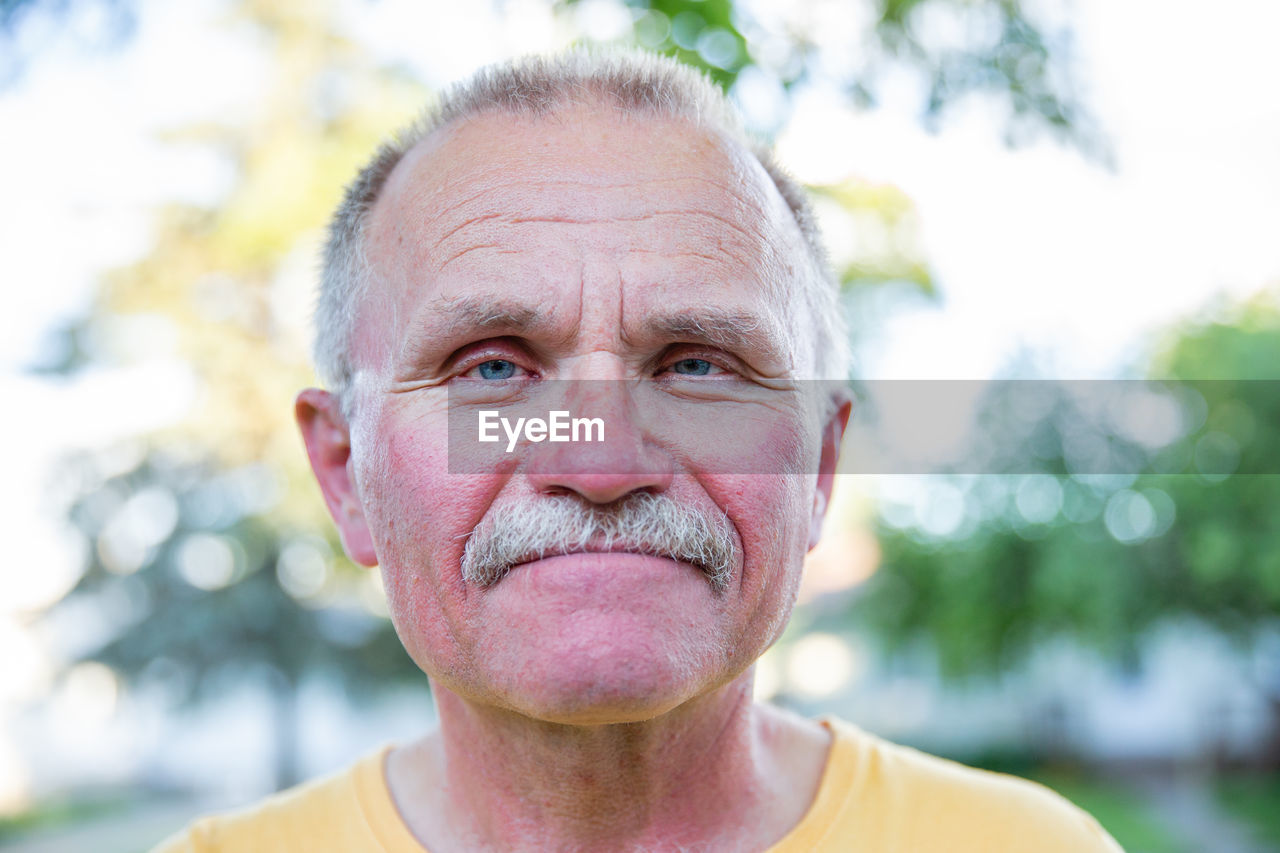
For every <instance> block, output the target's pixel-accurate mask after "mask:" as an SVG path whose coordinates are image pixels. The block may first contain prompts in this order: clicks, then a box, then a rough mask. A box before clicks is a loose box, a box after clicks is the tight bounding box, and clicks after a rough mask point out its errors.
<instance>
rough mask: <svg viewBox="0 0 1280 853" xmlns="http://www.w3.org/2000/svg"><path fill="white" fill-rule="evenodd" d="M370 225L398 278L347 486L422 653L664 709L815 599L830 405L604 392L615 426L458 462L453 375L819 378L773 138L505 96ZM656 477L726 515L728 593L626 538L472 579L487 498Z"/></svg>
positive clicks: (588, 708)
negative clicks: (715, 411) (468, 572)
mask: <svg viewBox="0 0 1280 853" xmlns="http://www.w3.org/2000/svg"><path fill="white" fill-rule="evenodd" d="M366 239H367V252H368V260H369V263H370V264H371V266H372V269H373V272H374V281H375V282H376V284H375V285H374V286H375V288H376V293H375V294H373V295H372V296H370V297H369V298H367V299H366V300H365V302H364V305H363V308H362V311H361V314H360V317H359V321H358V325H357V333H356V345H355V353H354V354H353V355H354V361H355V364H356V367H357V374H356V380H355V385H354V393H355V395H356V396H355V410H354V411H355V414H354V416H353V418H352V423H351V433H350V459H349V461H348V463H347V465H346V467H345V471H346V472H348V474H349V477H350V483H351V485H350V495H349V496H347V497H346V498H345V499H343V498H342V497H341V496H337V497H335V496H334V495H333V494H329V493H328V492H331V491H332V490H333V487H331V486H326V491H327V495H326V496H327V497H328V498H329V500H330V506H331V507H335V506H336V505H337V504H339V503H342V505H343V506H345V507H346V509H345V510H344V511H338V510H336V509H335V516H336V517H337V518H338V522H339V526H340V527H341V528H342V531H343V534H344V540H345V541H346V542H347V543H348V550H350V551H352V554H353V556H354V557H356V559H358V560H360V561H362V562H366V563H372V562H375V561H376V562H377V563H379V564H380V565H381V568H382V572H383V580H384V583H385V586H386V591H387V596H388V601H389V605H390V609H391V614H392V619H393V621H394V623H395V626H396V629H397V631H398V633H399V635H400V638H401V640H402V641H403V643H404V645H405V648H406V649H407V650H408V652H409V654H410V655H411V656H412V657H413V659H414V660H415V661H416V662H417V663H418V664H419V665H420V666H421V667H422V669H423V670H424V671H425V672H427V673H428V674H429V675H430V676H432V677H433V679H435V680H436V682H437V683H439V684H441V685H443V686H445V687H447V688H449V689H450V690H452V691H453V692H455V693H457V694H459V695H461V696H463V697H464V698H468V699H471V700H473V701H477V702H482V703H484V704H488V705H496V706H499V707H505V708H508V709H512V710H516V711H519V712H520V713H523V714H526V715H529V716H532V717H536V718H540V719H546V720H552V721H558V722H579V723H596V722H624V721H634V720H641V719H647V718H650V717H652V716H655V715H656V714H659V713H662V712H664V711H667V710H670V709H671V708H674V707H675V706H677V705H679V704H681V703H683V702H685V701H687V700H689V699H691V698H693V697H695V696H697V695H700V694H702V693H705V692H707V691H708V690H710V689H713V688H715V687H717V686H719V685H722V684H725V683H727V682H729V681H731V680H732V679H734V678H736V677H737V676H738V675H740V674H741V673H742V672H743V671H744V670H745V669H746V668H747V667H749V666H750V664H751V663H752V662H753V661H754V660H755V659H756V658H757V657H758V656H759V655H760V654H761V653H762V652H763V651H764V649H765V648H767V647H768V645H769V644H770V643H772V642H773V641H774V640H775V639H776V638H777V636H778V635H779V633H780V632H781V630H782V628H783V626H784V625H785V622H786V619H787V617H788V615H789V613H790V608H791V604H792V602H793V600H794V595H795V589H796V585H797V583H798V579H799V572H800V566H801V561H802V558H803V556H804V554H805V552H806V550H807V549H808V547H809V546H810V544H811V542H810V540H811V530H812V526H813V522H814V520H815V517H816V516H820V514H821V511H822V508H823V507H824V506H825V500H824V497H825V496H824V495H821V494H819V492H820V491H822V489H820V488H819V485H818V482H819V478H818V477H817V476H816V472H817V471H818V458H819V455H820V454H822V453H823V450H824V447H823V441H824V436H825V438H826V440H827V444H828V445H830V444H831V436H832V435H833V433H832V430H831V428H830V426H829V425H828V427H827V429H826V430H825V431H824V429H823V428H822V426H823V425H822V423H821V422H820V420H815V417H814V415H813V413H812V412H808V411H806V410H804V409H803V408H802V407H795V406H793V407H791V408H788V407H787V405H786V404H784V403H782V402H778V403H777V404H776V405H773V406H771V407H770V408H771V414H770V417H769V419H768V428H767V429H763V430H756V431H755V432H752V431H751V430H745V429H744V430H735V428H734V426H733V424H728V423H726V424H723V431H722V432H721V433H720V434H718V435H715V436H713V437H712V438H713V439H714V440H707V438H708V437H707V436H705V435H702V436H687V435H686V436H681V435H680V433H679V431H678V430H672V429H670V428H668V429H665V430H657V429H650V428H649V427H647V426H645V425H644V423H650V424H651V425H652V423H653V422H652V420H650V421H644V419H642V418H637V417H635V416H636V414H637V412H636V409H635V406H634V403H629V402H628V401H627V400H626V399H625V398H624V397H623V396H619V395H615V394H611V393H606V392H603V391H600V392H598V393H593V394H588V393H587V392H583V396H587V397H591V400H590V402H591V403H593V404H594V408H592V410H591V411H590V412H589V413H590V414H591V415H593V416H596V415H599V416H602V417H603V418H604V420H605V421H606V423H607V424H608V429H609V430H610V432H609V434H608V436H607V438H608V441H607V442H605V443H604V444H601V445H598V446H597V445H590V444H582V443H577V444H574V443H569V444H550V443H543V444H526V445H524V446H522V447H520V448H518V449H517V450H516V452H514V453H512V454H503V455H501V458H500V460H499V461H498V462H496V463H495V464H494V465H493V466H492V467H491V468H489V469H488V470H484V471H482V472H479V473H450V470H449V463H448V447H449V442H448V438H447V428H448V394H450V393H454V392H466V393H468V394H475V393H479V394H481V395H483V394H484V393H487V389H488V388H489V387H492V386H491V385H489V384H487V383H494V382H501V381H504V380H505V381H510V380H512V379H515V380H519V381H524V382H528V383H535V382H541V381H545V380H632V379H640V380H646V381H648V380H652V381H653V382H654V383H655V384H654V387H655V388H657V389H658V390H657V391H656V392H655V393H658V394H660V395H661V394H664V393H667V392H666V391H664V390H663V389H665V388H668V387H675V386H671V385H665V384H663V383H667V382H669V381H675V382H678V383H681V387H683V388H688V387H691V386H690V385H689V383H695V382H702V383H729V384H723V385H720V386H702V387H704V388H705V387H710V388H715V387H719V388H724V389H730V388H734V387H737V388H752V389H756V390H759V389H767V388H768V386H769V383H770V382H772V381H774V380H779V379H788V378H796V377H799V376H804V375H812V373H811V371H812V367H811V366H810V364H809V359H810V355H809V353H810V350H811V346H810V345H809V342H808V341H807V340H805V339H804V337H803V335H804V334H805V331H806V330H807V327H808V323H807V322H806V321H807V318H806V317H804V316H797V314H796V313H793V312H794V311H795V310H796V309H793V308H792V306H793V305H796V304H798V303H799V300H797V299H796V298H795V287H797V286H798V285H797V284H796V281H795V280H796V277H797V271H796V270H794V269H792V268H791V266H790V264H791V263H793V262H794V261H795V259H797V258H799V257H801V252H802V249H801V243H800V237H799V234H798V231H797V229H796V227H795V225H794V222H793V221H792V220H791V218H790V215H789V213H788V211H787V209H786V207H785V205H784V203H783V201H782V200H781V198H780V197H779V196H778V194H777V192H776V190H775V189H774V188H773V186H772V184H771V182H770V181H769V179H768V177H767V176H766V175H765V173H764V171H763V170H762V169H761V168H760V166H759V164H758V163H757V162H756V161H755V160H754V158H752V157H751V156H750V155H749V154H748V153H746V152H745V151H742V150H740V149H739V148H738V147H737V146H735V145H733V144H731V143H728V142H725V141H723V140H721V139H719V138H718V137H716V136H713V135H710V134H708V133H705V132H703V131H700V130H697V129H695V128H693V127H691V126H690V125H687V124H685V123H681V122H673V121H659V120H644V119H627V118H624V117H620V116H618V115H617V114H616V113H615V112H613V111H612V110H610V109H607V108H598V109H592V108H586V107H580V108H573V109H566V110H563V111H561V112H558V113H556V114H554V115H553V116H551V117H548V118H544V119H529V118H516V117H511V116H505V115H490V116H484V117H481V118H478V119H473V120H471V121H468V122H466V123H464V124H462V125H460V126H456V127H453V128H451V129H448V130H446V131H444V132H441V133H437V134H435V135H434V136H432V137H431V138H429V139H428V140H426V141H425V142H423V143H422V144H420V145H419V146H417V147H416V148H415V149H414V150H413V151H411V152H410V153H409V154H408V155H407V156H406V158H405V159H404V160H403V161H402V162H401V164H400V165H399V166H398V167H397V168H396V170H395V171H394V173H393V174H392V176H391V178H390V180H389V181H388V184H387V186H386V187H385V189H384V191H383V193H382V195H381V197H380V199H379V201H378V204H377V206H376V208H375V210H374V211H373V214H372V219H371V222H370V228H369V230H368V232H367V235H366ZM619 385H621V383H619ZM581 387H583V388H597V389H600V388H608V387H611V386H610V383H596V382H586V383H582V386H581ZM698 393H699V392H698V391H697V390H695V391H694V392H693V394H692V396H688V395H686V396H685V399H686V401H687V400H689V399H692V400H697V399H699V397H698ZM717 393H719V392H718V391H715V390H713V391H711V392H710V396H709V397H707V399H711V398H713V397H715V395H716V394H717ZM766 393H768V392H767V391H766ZM704 396H705V395H704ZM779 399H780V400H781V398H779ZM695 405H696V403H695ZM667 427H670V424H667ZM835 434H836V435H838V429H837V430H836V432H835ZM309 441H310V438H309ZM826 450H827V451H828V452H830V451H831V447H830V446H828V447H827V448H826ZM312 453H313V458H314V456H315V450H314V448H313V449H312ZM733 454H745V455H756V456H758V455H760V454H766V455H768V458H769V459H770V460H772V462H771V466H772V470H773V471H774V472H775V473H769V474H744V473H741V472H743V471H744V470H749V469H748V467H746V466H743V465H737V466H735V465H734V464H732V462H731V461H730V460H728V456H731V455H733ZM727 455H728V456H727ZM321 479H322V484H324V481H325V478H324V477H322V478H321ZM828 479H829V478H828ZM637 493H649V494H651V495H656V496H660V497H663V498H669V499H671V500H673V501H675V502H677V503H678V504H679V505H680V506H681V507H683V508H685V509H688V510H690V511H692V512H695V513H697V514H699V515H701V516H702V517H704V518H709V519H713V520H714V519H719V520H720V521H721V522H723V521H724V520H727V521H728V523H729V529H730V530H731V535H732V538H733V540H734V562H735V565H733V566H732V567H731V575H730V576H729V579H728V583H727V585H726V586H725V587H723V588H716V587H715V586H714V585H713V584H712V583H710V582H709V581H708V578H707V576H706V574H705V573H704V572H703V571H701V570H699V569H698V568H696V567H695V566H693V565H691V564H690V563H685V562H679V561H677V560H673V559H670V558H667V557H663V556H653V555H644V554H640V553H616V552H615V553H577V554H568V555H559V556H552V557H548V558H545V559H540V560H532V561H530V562H525V563H522V564H520V565H517V566H515V567H513V568H512V569H511V570H510V571H509V572H507V573H506V574H505V575H504V576H502V577H501V578H500V579H498V580H497V581H496V582H494V583H491V584H488V585H481V584H478V583H475V582H472V581H467V580H464V578H463V573H462V568H461V564H462V558H463V552H464V548H465V546H466V545H467V541H468V539H469V538H470V537H471V536H472V535H473V531H475V530H476V528H477V526H478V525H479V526H483V524H482V523H483V522H484V521H485V520H486V518H487V517H488V518H490V519H492V518H493V517H494V516H491V515H490V514H500V513H501V512H502V510H503V509H509V508H511V507H515V506H518V505H521V504H527V503H530V502H539V501H551V500H562V501H563V500H571V501H580V502H582V503H583V504H584V505H589V506H593V507H609V506H615V505H617V503H618V502H619V501H621V500H624V499H625V498H626V497H627V496H628V495H633V494H637ZM343 500H345V503H343ZM361 543H363V544H361ZM585 550H588V551H589V550H591V548H589V547H588V548H586V549H585ZM624 550H625V549H624Z"/></svg>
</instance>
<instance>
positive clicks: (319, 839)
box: [151, 748, 387, 853]
mask: <svg viewBox="0 0 1280 853" xmlns="http://www.w3.org/2000/svg"><path fill="white" fill-rule="evenodd" d="M386 752H387V750H386V749H385V748H384V749H382V750H380V751H379V752H377V753H374V754H372V755H369V756H366V757H365V758H363V759H361V760H360V761H358V762H356V763H355V764H354V765H352V766H351V767H348V768H347V769H345V770H343V771H341V772H339V773H335V774H333V775H331V776H326V777H323V778H320V779H316V780H313V781H310V782H306V783H304V784H302V785H299V786H297V787H295V788H290V789H289V790H287V791H282V792H280V793H278V794H274V795H272V796H270V797H267V798H266V799H264V800H262V801H261V802H258V803H256V804H254V805H252V806H249V807H247V808H243V809H238V810H236V811H232V812H227V813H225V814H219V815H212V816H208V817H202V818H199V819H197V820H195V821H193V822H192V823H191V824H190V825H189V826H187V827H186V828H185V829H183V830H182V831H181V832H179V833H177V834H175V835H173V836H171V837H170V838H168V839H166V840H165V841H163V842H161V843H160V844H159V845H158V846H156V847H154V848H153V849H152V851H151V853H214V852H215V851H248V850H272V851H276V850H279V851H287V850H299V851H301V850H306V851H324V850H344V851H346V850H360V849H369V848H370V842H371V841H372V836H371V835H370V829H369V823H368V820H367V818H366V811H367V801H368V800H369V798H370V796H371V795H373V796H377V787H378V783H379V782H380V778H381V773H382V760H383V757H384V756H385V754H386ZM370 789H372V790H370ZM374 849H376V848H374Z"/></svg>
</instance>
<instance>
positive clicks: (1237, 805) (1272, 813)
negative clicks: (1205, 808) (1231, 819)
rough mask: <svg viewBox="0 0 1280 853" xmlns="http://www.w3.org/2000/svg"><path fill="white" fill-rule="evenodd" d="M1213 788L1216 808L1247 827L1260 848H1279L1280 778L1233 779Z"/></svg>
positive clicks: (1219, 783)
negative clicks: (1224, 811) (1218, 807)
mask: <svg viewBox="0 0 1280 853" xmlns="http://www.w3.org/2000/svg"><path fill="white" fill-rule="evenodd" d="M1215 788H1216V790H1215V791H1214V794H1215V796H1216V797H1217V800H1218V804H1219V805H1221V806H1222V808H1223V809H1225V810H1226V811H1228V812H1230V813H1231V814H1233V815H1235V816H1236V817H1237V818H1239V819H1240V820H1241V821H1242V822H1244V823H1245V824H1246V825H1248V826H1249V827H1250V829H1252V830H1253V834H1254V837H1255V838H1256V839H1257V841H1258V843H1259V844H1265V845H1268V846H1269V847H1271V849H1275V848H1276V847H1278V846H1280V809H1277V808H1276V804H1277V803H1280V778H1277V777H1276V776H1274V775H1271V776H1233V777H1230V778H1228V779H1223V780H1222V781H1220V782H1218V783H1217V785H1216V786H1215Z"/></svg>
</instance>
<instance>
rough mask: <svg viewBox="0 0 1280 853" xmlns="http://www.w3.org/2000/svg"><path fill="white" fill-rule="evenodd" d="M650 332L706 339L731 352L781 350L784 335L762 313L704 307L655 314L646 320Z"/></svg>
mask: <svg viewBox="0 0 1280 853" xmlns="http://www.w3.org/2000/svg"><path fill="white" fill-rule="evenodd" d="M644 331H645V333H646V335H648V336H650V337H654V338H666V339H679V340H683V341H693V342H697V343H705V344H708V345H710V346H714V347H717V348H718V349H723V350H727V351H730V352H739V353H751V352H760V353H761V354H764V353H771V354H772V353H778V352H780V351H781V350H782V347H781V343H782V340H781V336H780V335H779V333H778V330H777V329H776V328H774V327H773V324H771V323H767V322H765V320H764V319H763V318H762V317H760V316H759V315H758V314H749V313H742V312H733V311H725V310H723V309H719V308H700V309H698V310H696V311H678V312H675V313H672V314H664V315H661V316H658V317H652V318H650V319H649V320H647V321H646V322H645V324H644Z"/></svg>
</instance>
